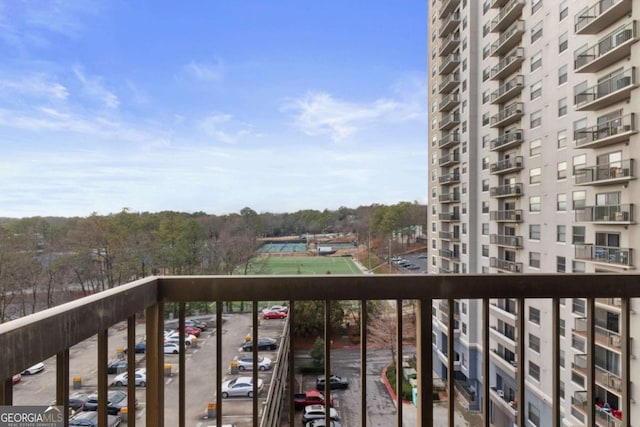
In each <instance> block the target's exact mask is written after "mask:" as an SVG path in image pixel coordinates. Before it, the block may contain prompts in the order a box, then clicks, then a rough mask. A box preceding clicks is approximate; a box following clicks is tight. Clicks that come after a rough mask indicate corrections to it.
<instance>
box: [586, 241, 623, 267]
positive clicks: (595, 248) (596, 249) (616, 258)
mask: <svg viewBox="0 0 640 427" xmlns="http://www.w3.org/2000/svg"><path fill="white" fill-rule="evenodd" d="M632 254H633V250H632V249H629V248H619V247H614V246H599V245H594V244H576V245H575V258H576V259H580V260H587V261H592V262H600V263H606V264H612V265H617V266H620V267H623V268H624V267H626V268H628V267H631V266H633V257H632Z"/></svg>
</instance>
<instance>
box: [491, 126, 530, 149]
mask: <svg viewBox="0 0 640 427" xmlns="http://www.w3.org/2000/svg"><path fill="white" fill-rule="evenodd" d="M523 142H524V131H523V130H522V129H511V130H510V131H509V132H505V133H503V134H502V135H500V136H499V137H497V138H494V139H492V140H491V141H490V142H489V145H490V147H491V151H502V150H508V149H510V148H514V147H518V146H519V145H520V144H522V143H523Z"/></svg>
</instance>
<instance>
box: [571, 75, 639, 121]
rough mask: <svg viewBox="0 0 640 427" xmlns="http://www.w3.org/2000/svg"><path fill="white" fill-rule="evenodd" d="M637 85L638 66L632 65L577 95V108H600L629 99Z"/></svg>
mask: <svg viewBox="0 0 640 427" xmlns="http://www.w3.org/2000/svg"><path fill="white" fill-rule="evenodd" d="M637 86H638V84H637V81H636V67H631V68H629V69H627V70H625V71H622V72H620V73H618V74H616V75H614V76H611V77H609V78H608V79H605V80H603V81H601V82H599V83H598V84H597V85H594V86H591V87H589V88H587V89H585V90H584V91H583V92H581V93H578V94H577V95H575V97H574V104H575V108H576V110H578V111H587V110H588V111H594V110H599V109H601V108H604V107H607V106H609V105H611V104H615V103H616V102H620V101H623V100H625V99H629V97H630V96H631V90H633V89H634V88H636V87H637Z"/></svg>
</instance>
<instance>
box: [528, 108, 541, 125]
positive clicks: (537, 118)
mask: <svg viewBox="0 0 640 427" xmlns="http://www.w3.org/2000/svg"><path fill="white" fill-rule="evenodd" d="M541 125H542V111H541V110H538V111H535V112H533V113H531V116H530V123H529V127H530V128H532V129H533V128H537V127H538V126H541Z"/></svg>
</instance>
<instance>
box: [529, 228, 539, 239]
mask: <svg viewBox="0 0 640 427" xmlns="http://www.w3.org/2000/svg"><path fill="white" fill-rule="evenodd" d="M529 239H531V240H540V224H529Z"/></svg>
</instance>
